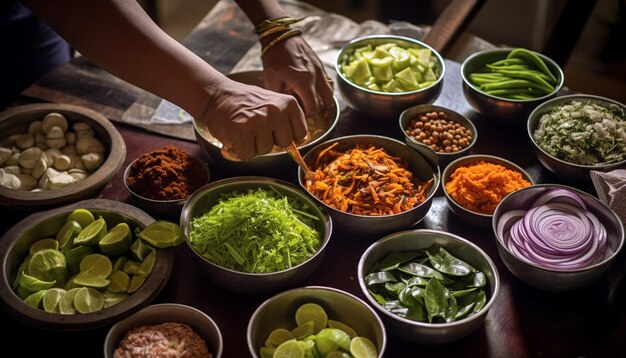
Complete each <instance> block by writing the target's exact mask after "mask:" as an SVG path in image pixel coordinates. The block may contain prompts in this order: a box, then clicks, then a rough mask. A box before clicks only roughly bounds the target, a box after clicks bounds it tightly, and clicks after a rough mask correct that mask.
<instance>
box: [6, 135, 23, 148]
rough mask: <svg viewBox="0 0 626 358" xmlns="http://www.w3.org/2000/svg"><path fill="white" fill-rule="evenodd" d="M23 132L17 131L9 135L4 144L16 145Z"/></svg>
mask: <svg viewBox="0 0 626 358" xmlns="http://www.w3.org/2000/svg"><path fill="white" fill-rule="evenodd" d="M21 135H22V134H21V133H17V134H11V135H10V136H9V138H7V139H6V142H5V143H3V146H11V145H15V141H16V140H17V138H18V137H19V136H21Z"/></svg>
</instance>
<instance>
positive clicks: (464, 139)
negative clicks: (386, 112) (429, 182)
mask: <svg viewBox="0 0 626 358" xmlns="http://www.w3.org/2000/svg"><path fill="white" fill-rule="evenodd" d="M399 124H400V130H402V133H404V141H405V142H406V144H408V145H409V146H410V147H412V148H414V149H418V148H420V147H428V148H430V149H432V150H433V151H434V152H435V153H436V154H437V159H438V160H439V163H440V164H441V163H443V164H447V163H450V162H451V161H452V160H454V159H457V158H460V157H462V156H464V155H466V154H469V152H470V150H471V148H472V147H473V146H474V144H476V141H477V139H478V132H477V131H476V127H475V126H474V124H473V123H472V121H470V120H469V119H468V118H467V117H465V116H463V115H462V114H460V113H458V112H455V111H453V110H451V109H448V108H445V107H441V106H436V105H431V104H422V105H419V106H414V107H410V108H407V109H406V110H404V111H403V112H402V113H401V114H400V121H399Z"/></svg>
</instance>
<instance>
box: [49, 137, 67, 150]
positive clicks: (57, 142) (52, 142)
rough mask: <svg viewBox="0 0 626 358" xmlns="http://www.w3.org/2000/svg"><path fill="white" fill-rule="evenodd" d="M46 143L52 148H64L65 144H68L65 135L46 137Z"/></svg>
mask: <svg viewBox="0 0 626 358" xmlns="http://www.w3.org/2000/svg"><path fill="white" fill-rule="evenodd" d="M46 144H47V145H48V147H50V148H57V149H60V148H63V147H65V144H66V143H65V137H61V138H54V139H51V138H48V139H46Z"/></svg>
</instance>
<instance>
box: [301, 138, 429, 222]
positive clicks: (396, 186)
mask: <svg viewBox="0 0 626 358" xmlns="http://www.w3.org/2000/svg"><path fill="white" fill-rule="evenodd" d="M336 145H337V143H334V144H333V145H331V146H329V147H328V148H326V149H324V150H323V151H322V152H320V153H319V155H318V157H317V159H316V161H315V165H314V167H313V170H314V171H315V178H314V179H315V180H314V181H308V182H307V183H306V188H307V190H308V191H309V192H310V193H311V194H313V195H315V196H316V197H317V198H318V199H320V200H322V201H323V202H324V203H326V204H327V205H329V206H331V207H333V208H335V209H337V210H341V211H344V212H348V213H352V214H357V215H370V216H380V215H393V214H398V213H401V212H404V211H407V210H410V209H412V208H414V207H415V206H417V205H419V204H420V203H422V202H423V201H424V200H426V191H427V189H428V187H429V186H430V184H431V183H432V179H430V180H429V181H427V182H425V183H420V182H418V181H417V180H415V179H414V177H413V173H412V172H411V171H409V170H408V169H407V167H408V165H407V163H406V161H405V160H404V159H402V158H399V157H395V156H392V155H389V154H387V153H386V152H385V150H384V149H382V148H376V147H374V146H370V147H368V148H364V147H360V146H356V147H355V148H353V149H349V150H348V151H346V152H345V153H344V152H339V151H336V150H334V149H333V148H334V147H335V146H336Z"/></svg>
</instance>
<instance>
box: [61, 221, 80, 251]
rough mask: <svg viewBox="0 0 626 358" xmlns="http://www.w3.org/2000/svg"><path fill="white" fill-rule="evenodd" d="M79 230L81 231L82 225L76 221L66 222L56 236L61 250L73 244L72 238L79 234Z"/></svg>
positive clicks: (69, 247)
mask: <svg viewBox="0 0 626 358" xmlns="http://www.w3.org/2000/svg"><path fill="white" fill-rule="evenodd" d="M81 231H83V227H82V226H80V224H79V223H78V221H75V220H71V221H68V222H66V223H65V224H64V225H63V226H62V227H61V230H59V232H58V233H57V236H56V240H57V241H58V243H59V247H60V248H61V250H63V249H65V248H67V249H71V248H72V246H73V245H74V239H75V238H76V236H78V234H80V232H81Z"/></svg>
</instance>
